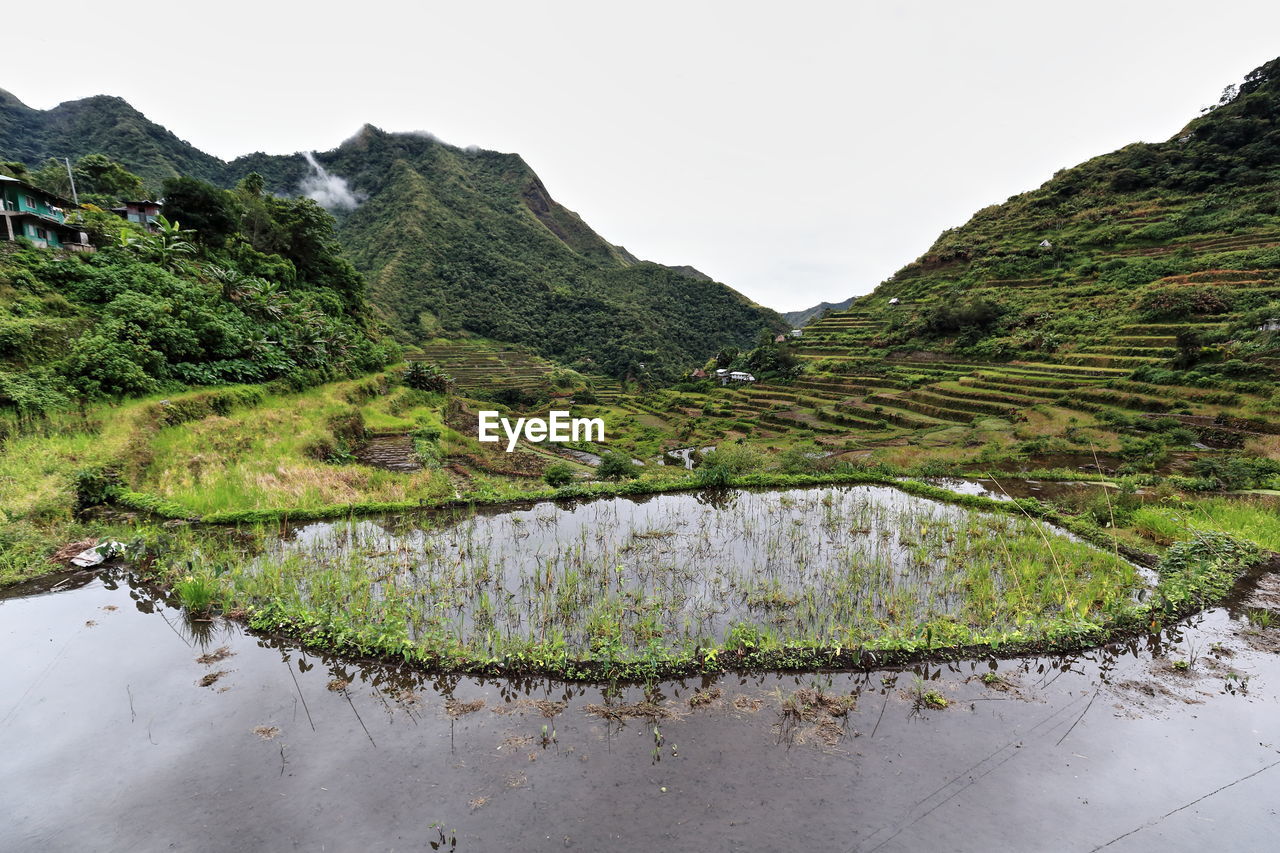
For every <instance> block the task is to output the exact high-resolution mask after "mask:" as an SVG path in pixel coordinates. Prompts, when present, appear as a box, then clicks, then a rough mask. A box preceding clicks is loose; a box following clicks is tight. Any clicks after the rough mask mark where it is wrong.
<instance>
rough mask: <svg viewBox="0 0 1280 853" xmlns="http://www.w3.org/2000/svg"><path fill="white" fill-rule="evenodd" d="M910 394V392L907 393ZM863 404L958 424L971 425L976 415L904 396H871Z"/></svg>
mask: <svg viewBox="0 0 1280 853" xmlns="http://www.w3.org/2000/svg"><path fill="white" fill-rule="evenodd" d="M907 393H911V392H907ZM863 403H864V404H869V405H872V406H885V407H892V408H895V409H907V410H908V411H912V412H915V413H916V414H920V415H925V416H926V417H929V418H933V419H935V420H940V421H951V422H953V423H958V424H969V423H973V421H974V420H976V419H977V417H978V415H977V414H976V413H974V412H968V411H960V410H958V409H947V408H943V407H941V406H935V405H931V404H929V403H926V402H924V401H922V400H918V399H913V398H911V397H905V396H887V395H883V394H873V395H872V396H870V397H867V398H866V399H865V400H863Z"/></svg>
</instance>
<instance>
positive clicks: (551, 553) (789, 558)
mask: <svg viewBox="0 0 1280 853" xmlns="http://www.w3.org/2000/svg"><path fill="white" fill-rule="evenodd" d="M231 582H232V583H233V585H234V587H235V588H236V589H237V590H238V592H239V594H241V595H244V596H247V597H248V598H249V599H251V600H258V601H261V600H270V599H273V598H282V597H283V598H288V599H290V600H295V599H296V600H297V601H298V602H299V603H300V604H302V605H305V606H307V607H308V608H311V609H313V610H321V611H323V610H325V609H326V608H341V609H344V610H345V611H348V612H349V611H352V610H357V611H359V612H361V613H363V614H366V615H369V616H370V617H371V618H372V619H373V620H375V621H387V622H402V623H403V624H406V625H407V626H408V628H409V633H410V636H411V637H412V638H413V639H415V640H418V641H423V642H427V641H432V640H433V639H436V640H439V639H441V638H448V639H449V640H450V641H454V642H457V643H459V644H461V645H462V646H464V647H466V648H468V649H470V650H472V651H473V652H474V653H476V654H485V655H494V654H499V653H501V652H502V650H503V649H505V648H509V647H510V646H511V644H513V643H538V644H543V645H545V644H548V643H551V644H553V645H554V646H556V647H561V646H563V647H565V648H567V649H569V650H571V651H572V652H573V653H575V654H580V655H589V654H596V655H607V654H614V653H620V652H636V651H641V650H649V651H655V650H667V649H673V648H678V647H684V648H687V647H689V646H691V645H695V644H714V643H717V642H719V641H721V640H723V639H724V638H725V636H726V634H728V633H729V632H731V631H733V630H735V629H740V627H741V626H749V627H750V630H751V631H752V632H755V633H756V634H767V635H771V636H774V637H776V638H778V639H781V640H786V641H806V642H812V643H827V644H831V645H839V644H844V645H845V647H850V646H852V645H854V644H856V643H860V642H865V641H866V640H867V639H868V638H874V637H878V636H882V635H883V634H885V633H886V632H893V631H902V632H914V631H918V630H920V629H921V626H924V625H926V624H931V623H937V622H939V621H940V620H941V621H942V622H948V623H954V624H959V625H965V626H972V627H974V628H975V629H977V628H983V629H996V630H998V629H1005V628H1014V627H1027V626H1033V625H1035V624H1036V623H1037V622H1038V620H1042V619H1049V618H1054V617H1056V616H1059V615H1061V614H1063V613H1064V612H1067V611H1070V612H1071V613H1074V614H1075V615H1086V614H1087V613H1088V612H1089V611H1090V609H1092V608H1096V607H1102V606H1105V605H1106V604H1108V603H1111V602H1114V601H1117V600H1120V599H1123V598H1126V597H1128V596H1130V595H1132V594H1133V593H1134V591H1135V590H1137V589H1138V588H1140V587H1141V586H1142V585H1143V583H1144V581H1143V579H1142V578H1141V577H1140V576H1139V574H1138V572H1137V570H1136V569H1135V567H1134V566H1132V565H1131V564H1129V563H1128V562H1126V561H1124V560H1123V559H1121V558H1119V557H1118V556H1117V555H1115V554H1113V553H1111V552H1109V551H1106V550H1103V549H1100V548H1096V547H1093V546H1091V545H1089V544H1086V543H1084V542H1081V541H1078V540H1076V539H1074V538H1072V537H1070V536H1068V535H1066V534H1064V533H1062V532H1061V531H1057V530H1055V529H1053V528H1051V527H1050V526H1048V525H1046V524H1043V523H1041V522H1038V521H1036V520H1033V519H1031V518H1028V517H1024V516H1019V515H1017V514H1008V515H1005V514H999V515H997V514H991V513H985V512H979V511H976V510H972V509H966V508H964V507H960V506H956V505H952V504H946V503H941V502H938V501H933V500H927V499H924V498H920V497H915V496H913V495H909V494H906V493H904V492H901V491H899V490H897V489H894V488H890V487H883V486H863V485H859V486H842V487H829V488H818V489H791V490H782V491H733V492H727V491H715V492H705V493H696V494H666V495H656V496H644V497H626V498H622V497H619V498H608V499H602V500H593V501H585V502H577V503H570V504H565V503H554V502H550V501H546V502H541V503H537V504H534V505H531V506H527V507H524V508H520V509H514V510H510V509H508V510H503V511H500V512H479V513H476V512H473V513H464V514H455V515H452V516H440V515H437V516H432V517H430V518H424V517H423V516H421V515H418V516H405V517H398V518H394V519H380V520H367V519H366V520H346V521H340V522H323V523H315V524H307V525H303V526H299V527H295V528H292V529H289V530H287V531H285V532H284V533H283V534H282V535H281V536H279V537H278V538H276V539H274V540H273V541H272V542H271V543H270V544H269V546H268V550H267V553H266V554H264V555H263V556H261V557H259V558H258V559H257V560H255V561H253V562H251V563H250V564H248V565H246V566H244V567H241V568H238V569H237V570H236V571H235V573H234V575H233V577H232V579H231Z"/></svg>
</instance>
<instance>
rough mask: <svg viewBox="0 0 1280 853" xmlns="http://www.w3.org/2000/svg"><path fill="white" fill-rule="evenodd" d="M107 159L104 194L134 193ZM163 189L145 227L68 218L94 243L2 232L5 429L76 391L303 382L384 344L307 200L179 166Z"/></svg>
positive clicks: (328, 224)
mask: <svg viewBox="0 0 1280 853" xmlns="http://www.w3.org/2000/svg"><path fill="white" fill-rule="evenodd" d="M103 159H104V158H101V157H97V156H96V155H91V156H89V157H85V158H82V160H81V161H80V163H79V165H78V167H77V168H78V169H83V168H84V167H85V166H86V161H87V165H88V166H89V167H92V168H97V167H99V166H101V161H102V160H103ZM107 162H108V168H106V169H101V170H100V171H102V172H103V173H105V174H109V175H114V176H115V178H116V179H117V181H116V184H115V187H116V189H115V191H114V192H115V195H116V197H119V196H120V195H133V194H134V190H135V189H136V188H137V186H139V185H140V184H141V182H140V180H139V179H138V178H137V177H135V176H132V175H130V174H129V173H127V172H125V171H124V170H123V169H121V168H120V167H119V165H118V164H114V163H111V162H110V161H107ZM9 171H13V169H12V168H10V169H9ZM27 177H28V178H29V179H30V177H31V176H27ZM91 186H94V189H95V190H98V189H100V188H103V189H104V188H106V184H104V183H100V184H97V185H91ZM164 189H165V192H166V193H168V194H169V195H170V197H171V202H170V204H169V207H168V212H169V214H170V216H172V217H173V220H172V221H171V220H169V219H167V218H163V219H162V220H161V221H160V223H159V229H158V231H157V232H156V233H149V232H148V231H147V230H145V229H143V228H142V227H141V226H137V225H135V224H133V223H127V222H125V221H124V220H122V219H119V218H117V217H116V216H114V215H111V214H108V213H105V212H102V211H101V210H100V209H99V208H97V207H95V206H92V205H90V206H88V208H87V209H85V210H83V211H79V212H77V213H75V214H73V215H75V216H77V217H79V218H80V220H81V224H82V227H83V228H84V229H85V230H87V231H88V232H89V233H90V235H91V238H92V240H93V241H94V242H95V243H97V244H98V246H99V249H98V251H97V252H95V253H92V254H76V255H64V254H62V253H57V252H50V251H47V250H43V249H36V248H32V247H30V246H27V245H25V244H23V243H21V242H19V243H13V244H10V243H5V244H0V413H3V414H7V416H8V420H6V421H3V422H0V424H2V423H8V424H9V427H7V429H9V430H12V429H13V427H14V426H15V422H16V425H17V426H19V427H21V426H23V425H30V424H32V423H34V422H36V421H38V420H39V419H40V418H41V417H43V416H45V415H47V414H48V413H49V412H51V411H53V410H56V409H59V408H65V407H66V406H68V405H70V404H71V403H73V402H76V401H81V402H84V401H92V400H95V399H101V398H115V397H126V396H134V395H141V394H151V393H155V392H159V391H172V390H177V389H179V388H182V387H185V386H190V385H216V384H227V383H246V382H250V383H257V382H267V381H271V380H282V381H284V382H286V383H287V384H288V385H290V386H292V387H304V386H307V385H314V384H317V383H320V382H325V381H328V380H331V379H334V378H337V377H341V376H348V375H354V374H357V373H362V372H365V371H368V370H372V369H375V368H378V367H381V366H382V365H384V364H385V363H386V362H387V360H388V358H390V357H392V356H394V355H395V353H396V348H395V347H394V346H393V345H390V344H388V343H387V342H381V341H379V339H378V338H377V337H376V336H375V335H374V333H373V332H372V331H371V329H370V325H369V320H368V317H367V313H368V312H367V309H366V308H365V304H364V296H363V282H362V280H361V278H360V276H359V274H358V273H356V272H355V270H354V269H353V267H352V266H351V264H350V263H349V262H348V261H346V260H345V259H344V258H343V257H342V256H341V253H340V251H339V250H338V248H337V245H336V243H335V241H334V238H333V221H332V219H331V218H330V217H329V215H328V214H327V213H325V212H324V211H323V210H322V209H321V208H320V207H319V206H318V205H316V204H315V203H314V202H312V201H310V200H309V199H283V198H275V197H272V196H267V195H265V194H263V193H262V192H261V185H260V183H258V182H256V181H254V180H249V181H246V182H245V183H244V184H242V185H241V186H240V187H238V188H237V189H235V190H234V191H224V190H220V189H217V188H215V187H213V186H210V185H208V184H203V183H201V182H199V181H196V180H194V179H188V178H175V179H170V180H169V181H167V182H166V184H165V187H164ZM97 195H98V197H99V198H101V199H102V200H103V201H104V203H109V202H110V201H112V200H113V199H112V198H102V196H103V195H107V196H110V195H111V193H110V192H108V193H101V192H98V193H97ZM187 223H198V224H199V226H200V227H199V230H192V229H188V228H185V227H184V226H185V225H186V224H187ZM0 428H2V427H0Z"/></svg>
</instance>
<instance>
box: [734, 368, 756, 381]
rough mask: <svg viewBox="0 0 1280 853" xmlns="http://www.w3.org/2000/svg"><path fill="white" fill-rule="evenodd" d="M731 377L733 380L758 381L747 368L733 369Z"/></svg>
mask: <svg viewBox="0 0 1280 853" xmlns="http://www.w3.org/2000/svg"><path fill="white" fill-rule="evenodd" d="M729 379H730V381H732V382H755V381H756V378H755V377H754V376H752V375H751V374H750V373H747V372H746V371H745V370H735V371H733V372H732V373H730V374H729Z"/></svg>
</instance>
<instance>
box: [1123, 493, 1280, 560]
mask: <svg viewBox="0 0 1280 853" xmlns="http://www.w3.org/2000/svg"><path fill="white" fill-rule="evenodd" d="M1132 527H1133V528H1134V530H1136V531H1137V532H1138V533H1139V534H1141V535H1142V536H1145V537H1146V538H1148V539H1150V540H1152V541H1154V542H1157V543H1160V544H1169V543H1172V542H1181V541H1185V540H1187V539H1189V538H1190V537H1191V535H1192V531H1194V530H1213V531H1219V532H1222V533H1228V534H1230V535H1232V536H1236V537H1239V538H1241V539H1246V540H1248V541H1250V542H1254V543H1256V544H1257V545H1259V546H1260V547H1262V548H1265V549H1267V550H1269V551H1280V510H1278V509H1277V507H1276V504H1275V503H1274V502H1267V501H1265V500H1260V499H1257V498H1246V497H1240V498H1235V497H1222V498H1206V499H1200V500H1196V501H1194V502H1177V503H1172V504H1163V505H1148V506H1143V507H1140V508H1139V509H1137V510H1136V511H1135V512H1134V514H1133V522H1132Z"/></svg>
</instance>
